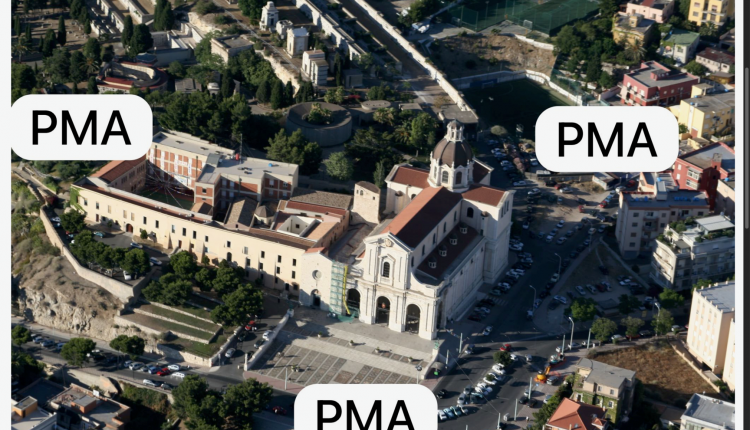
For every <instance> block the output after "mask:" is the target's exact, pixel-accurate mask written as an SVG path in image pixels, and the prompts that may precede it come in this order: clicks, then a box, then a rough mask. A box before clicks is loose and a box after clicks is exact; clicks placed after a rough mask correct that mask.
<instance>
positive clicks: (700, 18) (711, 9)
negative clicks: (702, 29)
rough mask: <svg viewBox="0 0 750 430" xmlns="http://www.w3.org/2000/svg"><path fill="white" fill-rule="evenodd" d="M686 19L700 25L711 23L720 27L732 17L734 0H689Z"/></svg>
mask: <svg viewBox="0 0 750 430" xmlns="http://www.w3.org/2000/svg"><path fill="white" fill-rule="evenodd" d="M687 18H688V20H690V21H692V22H694V23H696V24H697V25H701V24H704V23H709V22H710V23H712V24H714V25H716V26H717V27H721V26H722V25H724V23H726V22H727V20H728V19H734V0H690V13H689V14H688V17H687Z"/></svg>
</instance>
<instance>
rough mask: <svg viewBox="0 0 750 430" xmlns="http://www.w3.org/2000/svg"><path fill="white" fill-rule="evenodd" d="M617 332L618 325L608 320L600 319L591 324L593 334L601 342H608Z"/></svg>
mask: <svg viewBox="0 0 750 430" xmlns="http://www.w3.org/2000/svg"><path fill="white" fill-rule="evenodd" d="M616 332H617V323H616V322H614V321H612V320H610V319H607V318H599V319H597V320H596V321H594V323H593V324H591V334H593V335H594V338H595V339H596V340H598V341H599V342H606V341H607V339H609V338H610V336H612V335H613V334H615V333H616Z"/></svg>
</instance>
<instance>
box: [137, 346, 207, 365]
mask: <svg viewBox="0 0 750 430" xmlns="http://www.w3.org/2000/svg"><path fill="white" fill-rule="evenodd" d="M147 348H148V347H147ZM150 352H152V353H154V354H160V355H163V356H165V357H167V358H171V359H173V360H180V361H184V362H186V363H190V364H195V365H198V366H205V367H211V366H213V365H214V364H215V363H216V360H217V357H216V356H213V357H201V356H199V355H195V354H191V353H189V352H185V351H178V350H176V349H173V348H170V347H168V346H166V345H162V344H157V345H156V347H151V351H150Z"/></svg>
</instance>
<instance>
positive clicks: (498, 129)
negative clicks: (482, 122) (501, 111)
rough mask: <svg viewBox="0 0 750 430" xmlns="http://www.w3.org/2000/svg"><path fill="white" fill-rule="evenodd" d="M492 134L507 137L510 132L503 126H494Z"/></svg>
mask: <svg viewBox="0 0 750 430" xmlns="http://www.w3.org/2000/svg"><path fill="white" fill-rule="evenodd" d="M490 133H492V134H493V135H495V136H505V135H507V134H508V130H507V129H506V128H505V127H503V126H502V125H493V126H492V127H491V128H490Z"/></svg>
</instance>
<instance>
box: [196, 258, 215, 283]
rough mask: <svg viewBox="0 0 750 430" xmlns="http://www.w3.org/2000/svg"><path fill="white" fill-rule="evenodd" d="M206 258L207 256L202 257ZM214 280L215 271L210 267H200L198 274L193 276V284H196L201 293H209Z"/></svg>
mask: <svg viewBox="0 0 750 430" xmlns="http://www.w3.org/2000/svg"><path fill="white" fill-rule="evenodd" d="M204 257H206V258H208V256H206V255H204ZM214 279H216V269H212V268H210V267H202V268H201V269H200V270H199V271H198V273H196V274H195V282H197V283H198V288H200V290H201V291H211V288H212V286H213V283H214Z"/></svg>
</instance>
